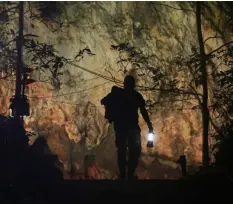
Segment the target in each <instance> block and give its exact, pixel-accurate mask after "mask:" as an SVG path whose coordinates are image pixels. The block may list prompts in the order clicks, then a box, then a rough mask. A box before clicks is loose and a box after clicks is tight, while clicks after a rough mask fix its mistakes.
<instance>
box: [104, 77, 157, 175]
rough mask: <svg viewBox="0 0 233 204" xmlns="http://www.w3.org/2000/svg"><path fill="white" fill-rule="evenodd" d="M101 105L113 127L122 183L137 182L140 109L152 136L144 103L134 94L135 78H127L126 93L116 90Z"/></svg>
mask: <svg viewBox="0 0 233 204" xmlns="http://www.w3.org/2000/svg"><path fill="white" fill-rule="evenodd" d="M101 104H102V105H105V108H106V114H105V117H106V118H107V119H109V122H113V123H114V130H115V134H116V140H115V143H116V147H117V160H118V161H117V162H118V167H119V171H120V179H125V178H126V176H127V177H128V179H134V178H135V170H136V168H137V165H138V160H139V157H140V154H141V134H140V133H141V129H140V127H139V125H138V109H140V111H141V114H142V116H143V119H144V120H145V122H146V123H147V126H148V128H149V132H153V127H152V124H151V122H150V119H149V116H148V113H147V111H146V108H145V100H144V98H143V96H142V95H141V94H140V93H138V92H137V91H136V90H135V79H134V77H133V76H130V75H128V76H126V77H125V79H124V89H121V88H119V87H116V86H114V87H113V88H112V91H111V93H110V94H108V95H107V96H106V97H104V98H103V99H102V100H101ZM127 149H128V151H127ZM127 152H128V161H127ZM126 167H128V169H126Z"/></svg>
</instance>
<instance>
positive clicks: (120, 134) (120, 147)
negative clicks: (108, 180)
mask: <svg viewBox="0 0 233 204" xmlns="http://www.w3.org/2000/svg"><path fill="white" fill-rule="evenodd" d="M115 134H116V147H117V164H118V168H119V172H120V178H121V179H125V178H126V165H127V161H126V154H127V146H126V137H125V134H124V131H122V130H119V129H116V128H115Z"/></svg>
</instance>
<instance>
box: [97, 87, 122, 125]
mask: <svg viewBox="0 0 233 204" xmlns="http://www.w3.org/2000/svg"><path fill="white" fill-rule="evenodd" d="M122 93H123V89H122V88H120V87H117V86H113V87H112V91H111V92H110V93H109V94H108V95H107V96H105V97H104V98H103V99H102V100H101V104H102V105H104V106H105V118H106V119H107V120H108V121H109V123H112V122H114V121H115V120H117V119H118V118H119V117H120V113H121V99H122Z"/></svg>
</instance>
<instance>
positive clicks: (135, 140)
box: [128, 130, 141, 179]
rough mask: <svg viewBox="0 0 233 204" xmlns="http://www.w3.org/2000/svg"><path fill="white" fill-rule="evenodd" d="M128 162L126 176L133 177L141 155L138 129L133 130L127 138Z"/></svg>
mask: <svg viewBox="0 0 233 204" xmlns="http://www.w3.org/2000/svg"><path fill="white" fill-rule="evenodd" d="M128 148H129V162H128V178H129V179H133V178H134V177H135V175H134V174H135V170H136V168H137V166H138V161H139V158H140V155H141V135H140V130H138V131H133V132H131V134H130V135H129V138H128Z"/></svg>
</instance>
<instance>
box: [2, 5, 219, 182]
mask: <svg viewBox="0 0 233 204" xmlns="http://www.w3.org/2000/svg"><path fill="white" fill-rule="evenodd" d="M57 4H62V7H58V6H59V5H57V7H56V5H53V8H60V9H59V11H58V9H55V10H53V12H52V17H51V16H50V18H49V20H48V19H47V18H46V16H45V15H42V13H40V12H39V11H38V10H37V9H36V7H35V8H34V10H35V12H38V13H39V14H40V15H41V18H40V19H34V20H28V18H27V19H25V33H34V34H36V35H38V36H39V40H40V41H42V42H46V43H50V44H53V45H55V47H56V49H57V50H58V51H59V54H60V55H62V56H65V57H67V58H73V57H74V56H75V55H76V54H77V53H78V51H79V50H80V49H82V48H84V47H86V46H88V47H89V48H90V50H91V51H92V52H93V53H95V55H94V56H91V57H89V56H85V57H84V58H83V59H82V60H81V61H80V62H79V63H77V64H78V65H80V66H82V67H84V68H86V69H88V70H90V71H94V72H95V73H100V74H102V75H105V76H108V77H111V75H110V74H109V73H110V72H111V74H112V75H113V76H114V77H116V78H118V79H120V80H122V79H123V75H122V74H120V73H119V72H118V69H119V64H117V63H116V62H117V57H118V56H117V53H116V52H113V51H111V50H110V47H111V45H112V44H117V43H122V42H130V43H131V44H132V45H134V46H136V47H141V49H142V50H144V51H145V52H150V53H152V54H154V55H155V56H156V60H155V61H154V65H155V66H162V67H165V68H166V69H169V70H170V75H171V76H173V77H179V76H177V74H176V69H175V68H174V67H173V65H172V64H169V61H170V60H171V59H172V58H173V57H175V56H177V55H178V54H180V55H182V56H184V57H185V56H188V55H189V54H191V48H192V46H193V45H197V42H196V39H197V36H196V23H195V12H193V11H194V10H195V7H192V3H190V4H188V3H187V4H186V3H184V4H183V3H182V5H181V4H179V3H176V2H174V3H173V2H172V3H171V2H164V3H159V2H85V3H84V2H72V3H71V2H66V3H64V2H63V3H62V2H61V3H60V2H57ZM164 4H166V5H164ZM213 6H214V4H213ZM214 8H215V7H214ZM25 15H26V16H25V17H27V14H25ZM217 15H218V14H216V16H217ZM54 19H56V21H55V20H54ZM216 19H217V17H216ZM58 20H59V21H61V22H62V24H61V23H60V24H59V23H57V21H58ZM203 26H204V27H203V28H204V33H203V34H204V38H207V37H208V36H211V35H212V33H214V30H213V26H212V25H210V24H209V21H208V18H207V17H206V20H205V21H204V25H203ZM221 43H222V41H221V40H211V41H210V42H208V43H207V48H208V49H209V50H211V49H213V48H214V47H216V46H218V45H220V44H221ZM106 70H107V71H106ZM62 73H63V75H61V76H60V78H59V79H60V81H61V85H60V89H54V87H52V86H51V85H50V84H49V83H45V82H37V83H33V84H31V85H30V86H28V87H27V89H26V94H27V95H28V96H29V98H30V106H31V116H30V117H28V118H26V119H25V127H26V129H27V130H32V131H35V132H36V133H37V135H39V136H43V137H46V139H47V142H48V145H49V147H50V148H51V150H52V151H53V153H54V154H57V155H58V157H59V159H60V161H61V162H62V163H63V167H64V171H65V172H69V171H70V170H71V167H72V166H73V168H74V169H75V171H77V172H82V171H83V169H84V168H83V160H84V156H85V155H87V154H90V153H94V154H95V155H96V166H98V168H97V171H99V172H102V170H101V169H104V170H103V172H105V173H102V175H105V176H102V177H106V178H112V177H114V176H115V172H116V160H115V159H116V158H115V157H116V155H115V146H114V133H113V130H112V127H111V126H110V125H109V124H108V122H107V121H106V120H105V119H104V107H102V106H101V105H100V100H101V98H102V97H104V96H105V95H106V94H107V93H108V92H109V91H110V89H111V86H112V85H114V83H112V82H109V81H107V80H105V79H103V78H101V77H98V76H96V75H94V74H91V73H89V72H85V71H83V70H81V69H79V68H78V67H75V66H71V65H67V66H65V67H64V68H62ZM47 75H48V73H44V72H42V71H39V70H37V71H35V72H34V73H33V76H32V77H33V78H34V79H36V80H45V79H46V77H47ZM0 83H1V84H0V94H1V95H2V97H1V98H0V101H1V112H3V113H4V112H7V110H8V109H7V108H8V104H9V96H11V95H13V89H14V84H13V83H12V82H9V81H0ZM140 83H144V84H145V81H143V79H142V80H141V81H140ZM142 94H143V95H144V97H145V98H146V99H149V98H153V99H156V100H157V101H162V103H158V105H157V106H156V111H154V112H153V114H152V115H151V119H152V121H153V126H154V129H155V132H156V134H157V135H158V137H159V139H158V141H157V143H156V144H155V147H154V148H153V149H152V150H148V149H147V148H146V133H147V127H146V125H145V123H144V122H143V121H142V120H141V121H140V126H141V128H142V147H143V153H142V157H141V162H140V166H139V169H138V171H139V177H141V178H165V179H167V178H174V179H175V178H178V177H179V176H180V170H179V166H178V165H177V163H176V161H177V160H178V158H179V156H180V155H181V154H186V155H187V160H188V163H189V164H190V165H198V164H199V163H200V161H201V134H202V131H201V116H200V112H199V111H198V110H192V109H191V107H192V106H193V104H195V102H192V103H191V104H186V105H185V107H183V110H180V109H179V108H178V107H177V103H176V105H174V104H173V103H172V102H171V101H167V102H166V100H164V97H166V96H164V95H163V94H161V93H160V92H156V93H146V92H142ZM6 114H8V113H6ZM35 139H36V138H35ZM31 142H32V143H33V141H31ZM93 171H94V170H93ZM93 174H94V173H93ZM97 174H98V173H97ZM65 175H66V173H65ZM98 178H100V177H98Z"/></svg>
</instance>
